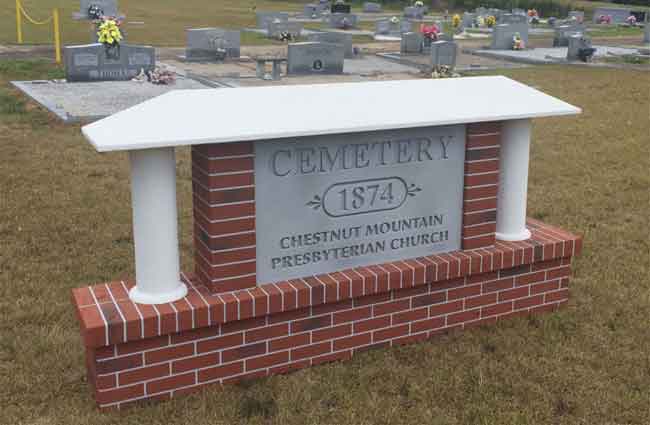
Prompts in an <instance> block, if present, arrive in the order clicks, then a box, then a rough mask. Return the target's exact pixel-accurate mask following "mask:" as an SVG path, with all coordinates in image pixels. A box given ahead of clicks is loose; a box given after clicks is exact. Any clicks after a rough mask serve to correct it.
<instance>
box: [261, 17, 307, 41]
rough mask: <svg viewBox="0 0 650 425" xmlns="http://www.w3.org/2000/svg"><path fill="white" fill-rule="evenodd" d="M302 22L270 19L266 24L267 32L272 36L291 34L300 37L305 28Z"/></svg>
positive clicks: (278, 36)
mask: <svg viewBox="0 0 650 425" xmlns="http://www.w3.org/2000/svg"><path fill="white" fill-rule="evenodd" d="M303 27H304V25H303V23H302V22H288V21H281V20H279V19H276V20H273V21H270V22H269V23H268V24H267V26H266V34H267V36H268V37H270V38H280V36H281V35H282V34H283V33H285V34H291V36H292V37H293V38H295V37H299V36H300V34H301V33H302V30H303Z"/></svg>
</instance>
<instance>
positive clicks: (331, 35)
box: [307, 31, 354, 59]
mask: <svg viewBox="0 0 650 425" xmlns="http://www.w3.org/2000/svg"><path fill="white" fill-rule="evenodd" d="M307 39H308V41H316V42H323V43H332V44H340V45H342V46H343V47H344V49H345V57H346V58H347V59H351V58H353V57H354V49H353V48H352V34H344V33H340V32H326V31H324V32H317V33H312V34H309V35H308V36H307Z"/></svg>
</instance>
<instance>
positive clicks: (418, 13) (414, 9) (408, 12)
mask: <svg viewBox="0 0 650 425" xmlns="http://www.w3.org/2000/svg"><path fill="white" fill-rule="evenodd" d="M425 13H426V9H425V8H424V7H418V6H407V7H405V8H404V17H405V18H410V19H422V18H423V17H424V14H425Z"/></svg>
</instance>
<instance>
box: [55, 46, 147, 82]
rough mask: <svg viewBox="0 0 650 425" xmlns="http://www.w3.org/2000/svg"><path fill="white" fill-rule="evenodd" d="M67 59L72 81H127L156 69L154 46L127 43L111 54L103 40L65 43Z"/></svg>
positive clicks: (66, 73)
mask: <svg viewBox="0 0 650 425" xmlns="http://www.w3.org/2000/svg"><path fill="white" fill-rule="evenodd" d="M115 53H117V55H115ZM63 58H64V63H65V78H66V80H68V81H124V80H130V79H132V78H133V77H135V76H136V75H138V74H139V73H140V72H141V71H143V70H144V71H145V72H146V71H153V70H154V69H155V68H156V51H155V49H154V48H153V47H150V46H136V45H130V44H124V43H122V44H120V47H119V49H118V50H116V51H114V52H112V53H111V54H107V51H106V47H105V46H104V45H103V44H101V43H95V44H86V45H80V46H65V47H64V48H63Z"/></svg>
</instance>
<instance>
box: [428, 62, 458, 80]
mask: <svg viewBox="0 0 650 425" xmlns="http://www.w3.org/2000/svg"><path fill="white" fill-rule="evenodd" d="M457 77H460V74H458V73H455V72H454V71H453V70H452V69H451V67H449V66H447V65H440V66H434V67H433V72H432V73H431V78H433V79H437V78H457Z"/></svg>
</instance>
